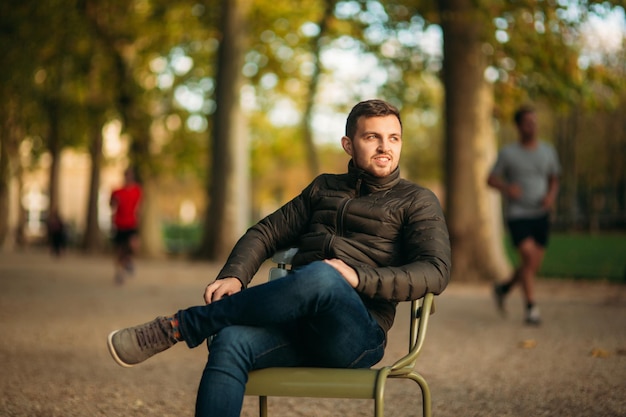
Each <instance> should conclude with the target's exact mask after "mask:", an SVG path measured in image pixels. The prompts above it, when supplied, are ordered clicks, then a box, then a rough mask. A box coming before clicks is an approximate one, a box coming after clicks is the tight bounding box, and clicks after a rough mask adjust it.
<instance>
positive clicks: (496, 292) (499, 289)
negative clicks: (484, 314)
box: [493, 284, 507, 315]
mask: <svg viewBox="0 0 626 417" xmlns="http://www.w3.org/2000/svg"><path fill="white" fill-rule="evenodd" d="M506 293H507V291H506V289H505V287H504V285H503V284H494V286H493V296H494V298H495V300H496V307H498V311H499V312H500V314H502V315H505V314H506V309H505V308H504V297H506Z"/></svg>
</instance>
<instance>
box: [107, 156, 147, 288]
mask: <svg viewBox="0 0 626 417" xmlns="http://www.w3.org/2000/svg"><path fill="white" fill-rule="evenodd" d="M141 195H142V190H141V186H140V185H139V184H138V183H137V181H136V180H135V174H134V172H133V170H132V168H130V167H129V168H127V169H126V171H124V185H123V186H122V187H121V188H118V189H116V190H114V191H113V192H112V193H111V200H110V205H111V209H112V211H113V227H114V234H113V243H114V245H115V282H116V283H117V284H123V283H124V281H125V279H126V277H127V275H128V274H132V273H133V272H134V264H133V255H134V254H135V253H136V252H137V249H138V247H139V205H140V203H141Z"/></svg>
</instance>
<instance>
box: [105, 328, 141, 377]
mask: <svg viewBox="0 0 626 417" xmlns="http://www.w3.org/2000/svg"><path fill="white" fill-rule="evenodd" d="M117 332H119V330H114V331H112V332H111V333H109V337H107V347H108V348H109V353H110V354H111V357H113V360H114V361H115V362H116V363H117V364H118V365H119V366H123V367H124V368H132V367H133V366H135V365H134V364H130V363H126V362H124V361H123V360H122V359H121V358H120V357H119V356H118V355H117V352H116V351H115V347H114V346H113V335H114V334H115V333H117Z"/></svg>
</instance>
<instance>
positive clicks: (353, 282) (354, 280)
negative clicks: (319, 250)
mask: <svg viewBox="0 0 626 417" xmlns="http://www.w3.org/2000/svg"><path fill="white" fill-rule="evenodd" d="M324 262H326V263H327V264H328V265H330V266H332V267H333V268H335V269H336V270H337V272H339V273H340V274H341V276H342V277H343V278H344V279H345V280H346V281H348V284H350V286H351V287H352V288H356V287H357V285H359V275H358V274H357V273H356V271H355V270H354V269H353V268H352V267H350V266H349V265H348V264H347V263H345V262H344V261H342V260H341V259H324Z"/></svg>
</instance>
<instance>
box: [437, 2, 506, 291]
mask: <svg viewBox="0 0 626 417" xmlns="http://www.w3.org/2000/svg"><path fill="white" fill-rule="evenodd" d="M439 7H440V17H441V27H442V29H443V34H444V38H443V41H444V61H443V62H444V65H443V69H442V79H443V83H444V86H445V91H446V98H445V118H446V133H445V137H446V141H445V143H446V164H445V165H446V171H445V172H446V216H447V220H448V227H449V230H450V239H451V243H452V247H453V248H454V250H453V252H452V255H453V258H452V262H453V265H454V269H453V270H454V271H455V275H456V276H457V277H458V278H459V279H463V280H474V281H475V280H485V279H490V280H495V279H497V278H500V277H502V276H503V275H504V274H505V273H506V272H507V265H506V263H505V261H504V260H505V258H504V255H503V251H502V245H501V242H500V240H499V239H495V237H497V236H498V234H497V233H495V232H494V228H495V227H497V224H496V223H495V222H494V221H493V219H494V218H496V219H498V220H499V216H495V214H496V213H498V210H496V209H495V206H494V204H493V202H492V196H490V195H489V194H488V192H487V189H486V185H485V181H486V178H487V173H488V169H489V164H491V163H492V161H493V155H494V154H495V135H494V132H493V129H492V119H491V115H492V113H493V91H492V89H491V87H490V86H489V85H488V84H487V82H486V81H485V78H484V72H485V68H486V60H485V58H484V54H483V53H482V51H481V48H482V39H483V36H484V35H483V30H484V29H483V28H484V27H485V26H486V22H485V20H484V19H483V18H482V16H481V15H480V14H479V13H478V11H477V10H476V8H475V7H474V2H473V1H472V0H445V1H441V2H440V3H439ZM487 27H488V26H487ZM498 224H499V223H498Z"/></svg>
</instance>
